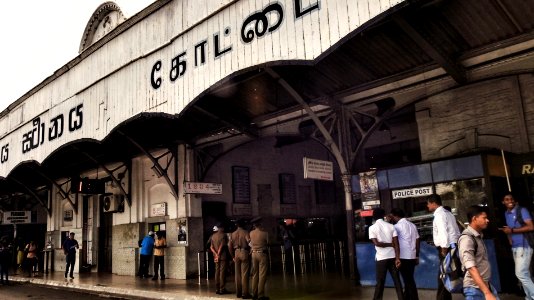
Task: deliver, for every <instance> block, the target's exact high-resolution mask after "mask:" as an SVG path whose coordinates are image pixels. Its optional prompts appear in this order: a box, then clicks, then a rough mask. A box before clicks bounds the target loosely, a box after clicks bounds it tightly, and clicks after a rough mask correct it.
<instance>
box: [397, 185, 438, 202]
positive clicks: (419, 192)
mask: <svg viewBox="0 0 534 300" xmlns="http://www.w3.org/2000/svg"><path fill="white" fill-rule="evenodd" d="M433 193H434V192H432V186H422V187H418V188H411V189H404V190H394V191H391V194H392V195H393V199H402V198H410V197H424V196H429V195H432V194H433Z"/></svg>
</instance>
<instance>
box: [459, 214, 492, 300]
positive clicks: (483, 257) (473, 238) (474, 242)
mask: <svg viewBox="0 0 534 300" xmlns="http://www.w3.org/2000/svg"><path fill="white" fill-rule="evenodd" d="M467 220H469V225H468V226H467V228H466V229H465V230H464V231H463V232H462V235H461V236H460V238H459V239H458V250H459V253H460V260H461V261H462V265H463V267H464V269H465V270H466V272H465V276H464V281H463V293H464V296H465V299H467V300H475V299H486V300H493V299H498V297H497V291H496V290H495V288H494V287H493V285H491V283H490V279H491V266H490V262H489V259H488V252H487V251H486V246H485V245H484V241H483V240H482V230H484V229H486V227H488V223H489V220H488V215H487V213H486V211H485V210H484V208H483V207H481V206H478V205H473V206H470V207H469V208H468V209H467Z"/></svg>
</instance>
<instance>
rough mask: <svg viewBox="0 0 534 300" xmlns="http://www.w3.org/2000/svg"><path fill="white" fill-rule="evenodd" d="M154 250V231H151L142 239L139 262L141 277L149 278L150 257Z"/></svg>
mask: <svg viewBox="0 0 534 300" xmlns="http://www.w3.org/2000/svg"><path fill="white" fill-rule="evenodd" d="M153 251H154V231H152V230H151V231H149V232H148V235H147V236H145V237H144V238H143V240H142V241H141V253H140V263H139V277H141V278H148V266H149V265H150V258H151V257H152V252H153Z"/></svg>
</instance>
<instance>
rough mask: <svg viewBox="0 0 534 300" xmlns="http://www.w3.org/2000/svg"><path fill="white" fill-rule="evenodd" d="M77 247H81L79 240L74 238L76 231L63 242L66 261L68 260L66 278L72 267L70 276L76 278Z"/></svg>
mask: <svg viewBox="0 0 534 300" xmlns="http://www.w3.org/2000/svg"><path fill="white" fill-rule="evenodd" d="M76 249H80V246H79V245H78V241H77V240H75V239H74V232H71V233H70V234H69V238H68V239H66V240H65V242H64V243H63V252H64V253H65V256H66V257H65V261H66V262H67V264H66V266H65V278H67V274H68V273H69V267H70V278H71V279H74V264H75V263H76Z"/></svg>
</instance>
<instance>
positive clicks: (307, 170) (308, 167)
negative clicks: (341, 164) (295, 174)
mask: <svg viewBox="0 0 534 300" xmlns="http://www.w3.org/2000/svg"><path fill="white" fill-rule="evenodd" d="M303 163H304V178H307V179H317V180H327V181H334V164H333V163H332V162H331V161H327V160H318V159H313V158H308V157H304V159H303Z"/></svg>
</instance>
